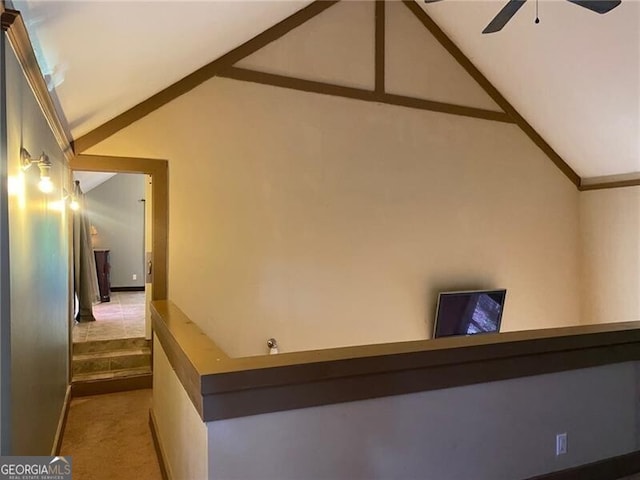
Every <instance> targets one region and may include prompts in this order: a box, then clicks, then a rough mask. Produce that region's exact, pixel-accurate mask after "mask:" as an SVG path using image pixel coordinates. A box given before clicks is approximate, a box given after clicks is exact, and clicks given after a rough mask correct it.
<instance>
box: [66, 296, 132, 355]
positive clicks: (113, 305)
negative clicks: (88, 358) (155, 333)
mask: <svg viewBox="0 0 640 480" xmlns="http://www.w3.org/2000/svg"><path fill="white" fill-rule="evenodd" d="M93 316H94V317H96V321H95V322H83V323H76V324H75V325H74V327H73V343H81V342H91V341H95V340H114V339H118V338H133V337H144V292H111V301H110V302H105V303H98V304H97V305H94V307H93Z"/></svg>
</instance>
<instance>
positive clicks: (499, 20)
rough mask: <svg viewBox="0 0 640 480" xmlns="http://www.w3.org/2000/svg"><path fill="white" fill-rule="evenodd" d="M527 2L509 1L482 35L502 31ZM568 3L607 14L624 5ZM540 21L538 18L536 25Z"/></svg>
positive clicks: (586, 0) (609, 0) (591, 0)
mask: <svg viewBox="0 0 640 480" xmlns="http://www.w3.org/2000/svg"><path fill="white" fill-rule="evenodd" d="M439 1H441V0H424V2H425V3H435V2H439ZM526 1H527V0H509V2H507V4H506V5H505V6H504V7H502V10H500V11H499V12H498V14H497V15H496V16H495V17H494V19H493V20H491V22H489V25H487V26H486V27H485V29H484V30H483V31H482V33H495V32H499V31H500V30H502V28H503V27H504V26H505V25H506V24H507V22H508V21H509V20H511V17H513V16H514V15H515V14H516V12H517V11H518V10H520V8H521V7H522V6H523V5H524V2H526ZM567 1H568V2H571V3H575V4H576V5H578V6H580V7H583V8H586V9H588V10H591V11H592V12H596V13H601V14H602V13H607V12H610V11H611V10H613V9H614V8H616V7H617V6H618V5H620V4H621V3H622V0H567ZM538 22H539V20H538V19H537V18H536V23H538Z"/></svg>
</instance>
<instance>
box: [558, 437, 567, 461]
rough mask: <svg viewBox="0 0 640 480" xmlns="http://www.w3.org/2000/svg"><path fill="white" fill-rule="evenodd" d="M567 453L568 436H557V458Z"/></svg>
mask: <svg viewBox="0 0 640 480" xmlns="http://www.w3.org/2000/svg"><path fill="white" fill-rule="evenodd" d="M565 453H567V434H566V433H559V434H557V435H556V456H558V455H564V454H565Z"/></svg>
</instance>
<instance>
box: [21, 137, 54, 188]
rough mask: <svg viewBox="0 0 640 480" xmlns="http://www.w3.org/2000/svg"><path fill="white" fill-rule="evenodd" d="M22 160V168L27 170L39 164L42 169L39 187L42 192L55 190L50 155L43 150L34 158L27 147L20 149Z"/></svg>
mask: <svg viewBox="0 0 640 480" xmlns="http://www.w3.org/2000/svg"><path fill="white" fill-rule="evenodd" d="M20 161H21V163H22V169H23V170H27V169H29V167H31V165H33V164H34V163H35V164H37V165H38V168H39V169H40V182H38V188H39V189H40V191H41V192H42V193H51V192H52V191H53V182H52V181H51V161H50V160H49V157H48V156H47V155H46V154H45V153H44V152H42V154H41V155H40V157H38V158H33V157H32V156H31V155H30V154H29V152H28V151H27V149H26V148H24V147H23V148H21V149H20Z"/></svg>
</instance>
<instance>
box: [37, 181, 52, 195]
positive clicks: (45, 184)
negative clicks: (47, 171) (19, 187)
mask: <svg viewBox="0 0 640 480" xmlns="http://www.w3.org/2000/svg"><path fill="white" fill-rule="evenodd" d="M38 188H39V189H40V191H41V192H42V193H51V192H53V182H52V181H51V179H50V178H49V177H42V178H40V181H39V182H38Z"/></svg>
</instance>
